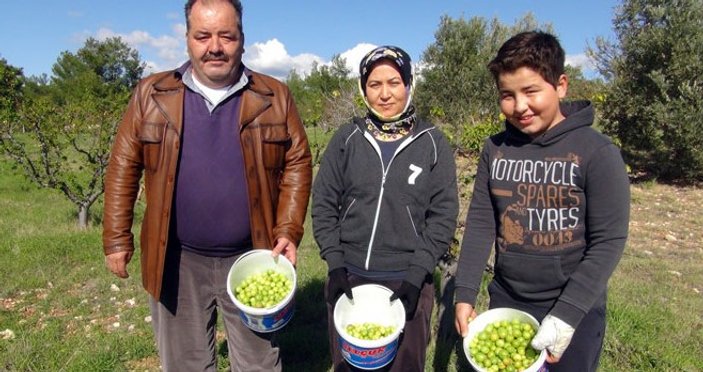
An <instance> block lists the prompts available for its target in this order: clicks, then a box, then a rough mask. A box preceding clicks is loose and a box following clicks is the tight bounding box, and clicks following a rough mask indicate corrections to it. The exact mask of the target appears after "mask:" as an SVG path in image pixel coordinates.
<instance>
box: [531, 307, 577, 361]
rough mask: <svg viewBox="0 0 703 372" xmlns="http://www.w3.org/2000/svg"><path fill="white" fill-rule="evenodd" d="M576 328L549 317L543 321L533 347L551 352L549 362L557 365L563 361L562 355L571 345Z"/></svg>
mask: <svg viewBox="0 0 703 372" xmlns="http://www.w3.org/2000/svg"><path fill="white" fill-rule="evenodd" d="M574 331H575V330H574V327H572V326H570V325H568V324H566V323H565V322H564V321H563V320H561V319H559V318H557V317H555V316H552V315H547V316H546V317H544V319H543V320H542V324H541V325H540V326H539V330H538V331H537V334H536V335H535V337H534V338H533V339H532V347H533V348H535V349H537V350H544V349H545V348H546V349H547V351H548V352H549V353H548V355H547V362H549V363H556V362H558V361H559V359H561V356H562V354H564V351H566V348H567V347H568V346H569V343H571V337H573V335H574Z"/></svg>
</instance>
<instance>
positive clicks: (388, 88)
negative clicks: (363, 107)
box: [365, 59, 408, 118]
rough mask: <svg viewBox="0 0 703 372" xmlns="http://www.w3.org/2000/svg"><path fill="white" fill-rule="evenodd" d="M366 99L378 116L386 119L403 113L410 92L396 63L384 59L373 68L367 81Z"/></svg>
mask: <svg viewBox="0 0 703 372" xmlns="http://www.w3.org/2000/svg"><path fill="white" fill-rule="evenodd" d="M365 91H366V99H367V100H368V102H369V105H371V108H373V109H374V110H375V111H376V112H377V113H378V114H380V115H381V116H383V117H385V118H390V117H393V116H396V115H398V114H400V113H401V112H403V109H404V108H405V102H406V100H407V98H408V91H407V89H405V85H404V84H403V79H402V78H401V77H400V71H399V70H398V67H397V66H396V65H395V63H393V62H391V61H389V60H386V59H382V60H380V61H378V62H376V64H375V65H374V66H373V69H372V70H371V73H370V74H369V78H368V79H367V80H366V87H365Z"/></svg>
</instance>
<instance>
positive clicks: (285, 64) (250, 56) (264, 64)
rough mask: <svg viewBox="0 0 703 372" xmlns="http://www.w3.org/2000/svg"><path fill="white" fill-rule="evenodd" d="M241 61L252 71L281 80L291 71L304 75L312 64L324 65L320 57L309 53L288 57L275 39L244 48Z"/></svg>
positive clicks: (286, 52)
mask: <svg viewBox="0 0 703 372" xmlns="http://www.w3.org/2000/svg"><path fill="white" fill-rule="evenodd" d="M242 59H243V61H244V64H245V65H246V66H247V67H249V68H251V69H252V70H255V71H259V72H262V73H264V74H267V75H271V76H273V77H275V78H277V79H281V80H282V79H285V78H286V76H288V74H289V73H290V71H291V70H295V71H296V72H298V73H299V74H301V75H305V74H307V73H309V72H310V70H311V69H312V65H313V63H318V64H323V63H324V61H323V59H322V58H321V57H319V56H316V55H314V54H311V53H302V54H298V55H297V56H291V55H289V54H288V51H286V47H285V45H283V43H281V42H280V41H278V39H275V38H274V39H271V40H268V41H266V42H263V43H259V42H256V43H254V44H251V45H249V46H245V52H244V56H243V57H242Z"/></svg>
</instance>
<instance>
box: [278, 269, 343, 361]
mask: <svg viewBox="0 0 703 372" xmlns="http://www.w3.org/2000/svg"><path fill="white" fill-rule="evenodd" d="M323 285H324V281H323V280H321V279H313V280H311V281H309V282H308V283H307V284H306V285H305V286H304V287H301V288H300V290H299V291H298V293H297V294H296V295H295V315H293V320H291V322H290V323H289V324H288V325H287V326H286V327H285V328H283V331H282V332H281V334H280V337H279V344H280V347H281V358H282V360H283V370H284V371H327V370H328V369H329V368H330V366H331V365H332V362H331V360H330V355H329V342H328V340H327V307H326V306H325V299H324V296H323Z"/></svg>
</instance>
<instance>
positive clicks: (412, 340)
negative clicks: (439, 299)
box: [325, 274, 435, 372]
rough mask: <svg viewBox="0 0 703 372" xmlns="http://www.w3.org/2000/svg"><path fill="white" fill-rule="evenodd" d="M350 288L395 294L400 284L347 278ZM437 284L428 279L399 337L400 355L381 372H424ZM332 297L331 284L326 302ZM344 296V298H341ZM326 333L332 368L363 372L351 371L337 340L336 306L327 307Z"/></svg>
mask: <svg viewBox="0 0 703 372" xmlns="http://www.w3.org/2000/svg"><path fill="white" fill-rule="evenodd" d="M348 278H349V284H350V285H351V286H352V287H356V286H358V285H362V284H369V283H374V284H380V285H383V286H385V287H386V288H388V289H390V290H392V291H395V290H396V289H398V288H399V287H400V284H401V283H402V281H401V280H390V281H378V280H370V279H366V278H363V277H360V276H357V275H354V274H348ZM434 292H435V287H434V282H433V281H432V277H431V276H429V275H428V276H427V278H425V282H424V283H423V285H422V289H421V290H420V298H419V300H418V303H417V310H416V311H415V316H414V317H413V318H412V319H411V320H410V321H406V322H405V328H404V329H403V332H402V333H401V334H400V340H399V342H398V352H397V353H396V355H395V358H394V359H393V361H392V362H391V363H390V364H388V365H387V366H385V367H383V368H382V369H379V371H399V372H400V371H402V372H422V371H424V370H425V356H426V354H427V344H428V343H429V341H430V317H431V315H432V308H433V307H434ZM328 293H329V280H327V281H326V283H325V299H327V296H328ZM342 296H344V295H342ZM327 333H328V336H329V341H330V352H331V354H332V365H333V369H334V371H335V372H339V371H361V370H360V369H357V368H355V367H352V366H351V365H350V364H349V363H347V362H346V361H345V360H344V357H342V353H341V352H340V351H339V342H338V340H337V337H339V336H338V334H337V330H336V329H335V328H334V306H332V305H330V304H329V303H327Z"/></svg>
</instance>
